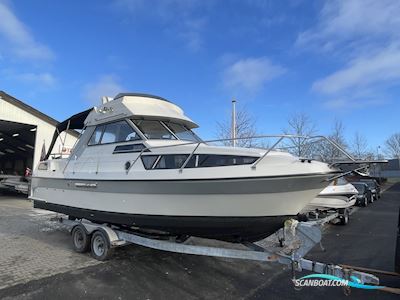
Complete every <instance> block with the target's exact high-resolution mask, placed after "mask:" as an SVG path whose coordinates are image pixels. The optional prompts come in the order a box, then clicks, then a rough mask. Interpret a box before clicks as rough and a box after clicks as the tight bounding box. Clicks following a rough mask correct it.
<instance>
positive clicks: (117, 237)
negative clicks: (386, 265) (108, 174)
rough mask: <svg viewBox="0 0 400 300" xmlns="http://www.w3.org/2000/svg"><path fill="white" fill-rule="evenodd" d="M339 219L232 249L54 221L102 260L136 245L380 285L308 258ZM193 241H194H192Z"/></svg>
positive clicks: (293, 224)
mask: <svg viewBox="0 0 400 300" xmlns="http://www.w3.org/2000/svg"><path fill="white" fill-rule="evenodd" d="M337 217H338V215H337V214H331V215H329V216H327V217H326V218H324V219H318V220H314V221H309V222H299V221H297V220H294V219H290V220H287V221H286V222H285V223H284V226H283V227H282V228H281V229H279V230H278V231H277V232H275V233H274V234H272V235H270V236H268V237H267V238H265V239H263V240H261V241H257V242H254V243H243V244H234V243H227V244H228V245H229V246H228V247H210V246H204V245H201V244H199V243H198V242H196V243H194V244H193V240H192V241H191V243H190V244H189V243H188V242H187V240H183V241H180V240H177V239H176V237H164V238H161V239H160V238H158V239H156V238H154V237H149V236H146V235H143V234H141V233H137V232H131V231H128V230H126V229H123V228H120V227H116V226H110V225H107V224H97V223H92V222H90V221H86V220H70V219H67V218H63V217H61V218H60V217H56V218H53V220H56V221H58V222H60V223H61V224H63V225H64V226H65V227H66V228H67V229H68V231H69V232H71V234H72V235H73V236H72V240H73V244H74V248H75V250H77V252H86V251H88V248H89V247H88V243H89V242H88V241H90V245H89V246H90V248H91V253H92V256H93V257H94V258H95V259H98V260H106V259H108V258H110V256H111V254H112V252H113V251H112V250H113V249H114V248H117V247H121V246H125V245H129V244H136V245H141V246H144V247H148V248H152V249H157V250H163V251H169V252H175V253H182V254H193V255H202V256H211V257H223V258H233V259H245V260H254V261H261V262H275V263H280V264H283V265H286V266H289V267H290V268H291V270H292V279H293V280H295V279H296V273H297V272H302V271H311V272H314V273H321V274H329V275H333V276H337V277H339V278H342V279H345V280H350V275H351V276H354V277H356V278H357V279H358V280H359V282H360V283H362V284H371V285H379V278H378V277H376V276H375V275H373V274H369V273H366V272H362V271H358V270H354V269H350V268H347V267H344V266H340V265H335V264H330V263H322V262H317V261H313V260H309V259H305V258H304V256H305V255H306V254H307V253H308V252H309V251H310V250H311V249H312V248H313V247H314V246H315V245H316V244H318V243H321V237H322V233H321V227H322V226H323V225H324V224H326V223H327V222H330V221H331V220H333V219H335V218H337ZM74 229H75V230H74ZM76 232H79V233H80V234H81V235H82V234H83V238H84V245H83V247H81V248H78V249H77V246H76V245H75V243H76ZM74 235H75V236H74ZM85 235H86V236H85ZM78 237H79V236H78ZM189 240H191V239H190V238H189ZM199 240H201V239H199ZM78 246H79V245H78ZM81 246H82V245H81ZM321 247H322V245H321ZM80 250H82V251H80Z"/></svg>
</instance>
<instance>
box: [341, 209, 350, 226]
mask: <svg viewBox="0 0 400 300" xmlns="http://www.w3.org/2000/svg"><path fill="white" fill-rule="evenodd" d="M349 218H350V214H349V210H348V209H347V208H346V209H344V210H342V211H340V216H339V219H340V225H347V224H348V223H349Z"/></svg>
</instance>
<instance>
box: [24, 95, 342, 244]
mask: <svg viewBox="0 0 400 300" xmlns="http://www.w3.org/2000/svg"><path fill="white" fill-rule="evenodd" d="M197 127H198V126H197V124H196V123H194V122H193V121H192V120H191V119H190V118H188V117H187V116H186V115H185V114H184V112H183V111H182V109H181V108H179V107H178V106H177V105H175V104H173V103H171V102H170V101H168V100H166V99H164V98H161V97H158V96H152V95H147V94H132V93H124V94H119V95H117V96H116V97H115V98H114V99H109V98H103V103H102V105H101V106H99V107H95V108H93V109H89V110H87V111H84V112H82V113H79V114H76V115H74V116H72V117H71V118H69V119H67V120H66V121H64V122H62V123H60V124H59V125H58V126H57V129H56V132H55V134H54V137H53V142H52V143H51V146H50V149H49V151H48V154H47V157H46V159H45V160H44V161H42V162H40V163H39V165H38V167H37V168H36V170H35V171H34V173H33V176H32V183H31V191H30V198H31V199H33V201H34V207H36V208H42V209H46V210H50V211H55V212H59V213H63V214H66V215H68V216H69V217H70V219H87V220H90V221H91V222H95V223H106V224H115V225H118V226H125V227H127V228H130V229H134V230H138V231H143V232H146V233H165V234H168V235H174V236H199V237H206V238H212V239H220V240H227V241H234V242H244V241H256V240H260V239H262V238H264V237H266V236H268V235H270V234H272V233H274V232H275V231H276V230H278V229H279V228H280V227H282V224H283V222H284V221H285V220H287V219H289V218H293V217H296V216H297V215H298V214H299V213H300V212H301V211H302V209H304V207H305V206H306V205H307V204H309V202H310V201H311V200H312V199H314V198H315V197H316V196H317V195H318V194H319V193H320V192H321V190H323V189H324V188H325V187H326V186H327V185H328V184H329V181H328V179H329V178H330V177H331V176H332V174H335V173H337V172H338V170H337V169H336V168H333V167H331V166H330V165H328V164H326V163H323V162H318V161H314V160H308V159H302V158H298V157H295V156H293V155H291V154H289V153H286V152H282V151H275V150H273V147H272V148H270V149H268V150H266V149H257V148H240V147H226V146H215V145H213V144H211V143H209V142H205V141H203V140H201V139H200V138H199V137H198V136H197V135H196V134H195V133H194V132H193V129H194V128H197ZM72 129H79V130H81V132H82V134H81V136H80V138H79V140H78V142H77V143H76V145H75V146H74V148H73V150H72V152H71V154H70V156H69V157H68V158H63V157H51V151H52V148H53V146H54V144H55V141H56V139H57V138H58V136H59V135H60V133H61V132H63V131H65V130H72ZM281 139H282V138H281ZM51 158H52V159H51Z"/></svg>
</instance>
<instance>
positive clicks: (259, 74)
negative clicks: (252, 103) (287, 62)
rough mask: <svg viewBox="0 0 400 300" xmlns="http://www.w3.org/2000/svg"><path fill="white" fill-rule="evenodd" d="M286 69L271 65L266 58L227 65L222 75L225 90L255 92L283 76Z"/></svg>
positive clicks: (242, 60) (241, 60)
mask: <svg viewBox="0 0 400 300" xmlns="http://www.w3.org/2000/svg"><path fill="white" fill-rule="evenodd" d="M285 72H286V69H285V68H283V67H281V66H279V65H276V64H273V63H272V62H271V61H270V60H269V59H268V58H266V57H259V58H245V59H240V60H238V61H236V62H234V63H233V64H231V65H229V66H228V67H227V68H226V69H225V70H224V73H223V83H224V86H225V87H226V88H227V89H238V90H246V91H249V92H256V91H258V90H260V89H261V88H262V87H263V86H264V85H265V84H266V83H267V82H268V81H270V80H272V79H274V78H276V77H279V76H281V75H283V74H284V73H285Z"/></svg>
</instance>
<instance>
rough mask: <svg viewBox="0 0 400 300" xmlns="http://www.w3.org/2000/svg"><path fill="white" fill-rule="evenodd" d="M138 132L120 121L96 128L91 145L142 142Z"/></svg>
mask: <svg viewBox="0 0 400 300" xmlns="http://www.w3.org/2000/svg"><path fill="white" fill-rule="evenodd" d="M140 139H141V138H140V136H139V135H138V134H137V132H136V131H135V130H134V129H133V128H132V127H131V126H130V125H129V124H128V123H127V122H126V121H118V122H114V123H109V124H106V125H100V126H97V127H96V130H95V131H94V132H93V135H92V137H91V138H90V141H89V145H98V144H111V143H121V142H129V141H137V140H140Z"/></svg>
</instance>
